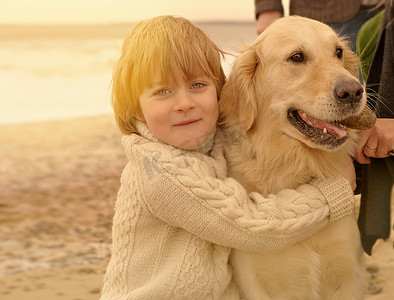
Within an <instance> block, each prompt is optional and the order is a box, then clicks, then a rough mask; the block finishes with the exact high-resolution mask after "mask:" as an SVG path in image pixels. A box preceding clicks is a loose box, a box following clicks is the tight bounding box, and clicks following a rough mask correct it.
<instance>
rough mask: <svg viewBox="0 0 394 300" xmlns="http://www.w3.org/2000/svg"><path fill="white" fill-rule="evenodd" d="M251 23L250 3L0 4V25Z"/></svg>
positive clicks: (9, 0) (120, 0) (40, 0)
mask: <svg viewBox="0 0 394 300" xmlns="http://www.w3.org/2000/svg"><path fill="white" fill-rule="evenodd" d="M164 14H171V15H179V16H183V17H185V18H188V19H190V20H191V21H212V20H216V21H219V20H221V21H224V20H229V21H254V1H253V0H197V1H190V0H34V1H33V0H1V9H0V24H103V23H104V24H108V23H128V22H135V21H139V20H141V19H146V18H151V17H155V16H158V15H164Z"/></svg>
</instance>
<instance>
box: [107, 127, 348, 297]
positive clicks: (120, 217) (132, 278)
mask: <svg viewBox="0 0 394 300" xmlns="http://www.w3.org/2000/svg"><path fill="white" fill-rule="evenodd" d="M136 128H137V129H138V131H139V132H140V133H141V135H137V134H133V135H130V136H125V137H123V144H124V148H125V151H126V154H127V156H128V158H129V163H128V165H127V166H126V168H125V170H124V172H123V174H122V178H121V188H120V191H119V194H118V200H117V203H116V207H115V216H114V222H113V247H112V257H111V260H110V263H109V265H108V269H107V273H106V276H105V279H104V288H103V292H102V298H101V299H102V300H105V299H114V300H115V299H116V300H122V299H239V297H240V296H239V291H238V290H237V287H236V285H235V284H234V282H233V281H232V273H231V267H230V266H229V263H228V259H229V255H230V250H231V248H239V249H243V250H251V251H262V252H269V251H277V250H280V249H282V248H284V247H286V246H288V245H291V244H293V243H295V242H298V241H300V240H302V239H304V238H306V237H309V236H311V235H313V234H314V233H316V232H317V231H318V230H320V229H321V228H323V227H324V226H325V225H326V224H327V223H328V222H330V221H333V220H336V219H338V218H340V217H341V216H342V215H348V214H349V213H350V212H351V211H352V210H353V193H352V191H351V189H350V186H349V185H348V184H347V183H346V181H345V180H344V179H342V178H332V179H330V180H326V181H317V180H316V181H314V182H312V183H311V184H310V185H302V186H300V187H299V188H297V189H296V190H283V191H281V192H280V193H278V194H277V195H269V196H268V197H266V198H264V197H262V196H261V195H259V194H257V193H251V194H248V193H247V192H246V190H245V189H243V188H242V186H240V185H239V183H238V182H236V181H235V180H234V179H232V178H226V171H227V170H226V163H225V160H224V157H223V154H222V143H221V132H220V131H219V130H218V131H217V132H216V135H214V133H213V134H212V135H211V136H210V137H208V138H207V140H206V141H205V142H204V147H201V148H200V149H196V150H195V151H185V150H180V149H176V148H174V147H172V146H169V145H165V144H162V143H160V142H159V141H158V140H157V139H156V138H155V137H153V135H152V134H151V133H150V132H149V130H148V129H147V127H146V125H145V124H144V123H138V124H137V126H136ZM213 141H215V143H214V144H213ZM212 144H213V147H212ZM338 186H340V187H342V188H340V189H338ZM343 203H345V204H343ZM330 210H331V211H330ZM330 213H331V216H330Z"/></svg>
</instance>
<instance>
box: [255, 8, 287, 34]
mask: <svg viewBox="0 0 394 300" xmlns="http://www.w3.org/2000/svg"><path fill="white" fill-rule="evenodd" d="M280 17H282V15H281V14H280V12H278V11H276V10H270V11H265V12H262V13H260V14H259V16H258V17H257V29H256V32H257V34H260V33H262V32H263V31H264V30H265V29H266V28H267V27H268V26H269V25H270V24H271V23H272V22H274V21H275V20H276V19H279V18H280Z"/></svg>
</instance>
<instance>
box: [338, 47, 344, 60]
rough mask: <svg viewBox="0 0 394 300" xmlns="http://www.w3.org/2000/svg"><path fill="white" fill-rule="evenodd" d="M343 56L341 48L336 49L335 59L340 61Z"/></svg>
mask: <svg viewBox="0 0 394 300" xmlns="http://www.w3.org/2000/svg"><path fill="white" fill-rule="evenodd" d="M342 56H343V50H342V49H341V48H337V57H338V58H339V59H341V58H342Z"/></svg>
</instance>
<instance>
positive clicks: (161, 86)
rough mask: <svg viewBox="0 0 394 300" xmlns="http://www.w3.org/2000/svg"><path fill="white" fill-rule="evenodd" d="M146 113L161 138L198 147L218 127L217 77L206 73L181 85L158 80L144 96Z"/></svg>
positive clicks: (143, 105)
mask: <svg viewBox="0 0 394 300" xmlns="http://www.w3.org/2000/svg"><path fill="white" fill-rule="evenodd" d="M140 105H141V110H142V114H143V116H137V119H139V120H141V121H145V122H146V123H147V125H148V127H149V129H150V131H151V132H152V133H153V135H155V136H156V137H157V138H158V139H159V140H160V141H162V142H164V143H166V144H169V145H172V146H174V147H177V148H181V149H185V150H190V149H194V148H197V147H198V146H199V145H201V144H202V142H203V141H204V140H205V138H206V137H207V136H208V134H209V133H210V132H211V131H212V130H213V129H214V128H215V126H216V122H217V119H218V101H217V94H216V87H215V84H214V83H213V81H212V80H211V79H209V78H207V77H205V76H201V77H198V78H196V79H194V80H192V81H190V82H185V81H181V83H180V86H170V85H169V84H167V83H165V82H161V81H160V80H157V81H155V82H154V83H153V85H152V87H151V88H149V89H146V90H144V92H143V93H142V95H141V97H140Z"/></svg>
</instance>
